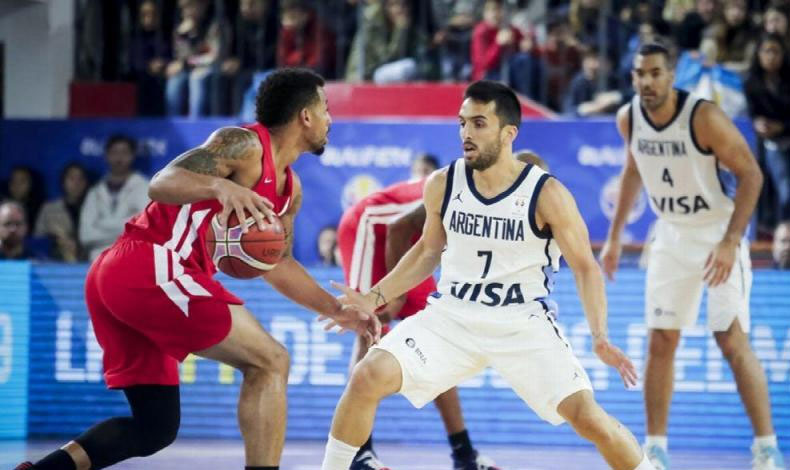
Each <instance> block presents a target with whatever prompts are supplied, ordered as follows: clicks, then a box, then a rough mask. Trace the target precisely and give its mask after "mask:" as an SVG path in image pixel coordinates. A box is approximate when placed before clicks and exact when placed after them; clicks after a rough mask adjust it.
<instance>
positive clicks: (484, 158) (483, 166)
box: [466, 140, 502, 171]
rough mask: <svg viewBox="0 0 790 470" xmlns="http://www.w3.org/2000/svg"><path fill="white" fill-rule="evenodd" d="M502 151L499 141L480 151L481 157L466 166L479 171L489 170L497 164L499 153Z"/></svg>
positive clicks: (481, 148)
mask: <svg viewBox="0 0 790 470" xmlns="http://www.w3.org/2000/svg"><path fill="white" fill-rule="evenodd" d="M501 151H502V144H501V143H500V142H499V141H498V140H497V141H495V142H492V143H490V144H488V145H485V146H483V147H480V148H479V149H478V153H479V155H478V156H477V158H475V159H474V160H472V161H468V162H466V165H467V166H468V167H469V168H471V169H473V170H477V171H483V170H487V169H488V168H490V167H491V165H493V164H494V163H496V161H497V159H498V157H499V153H500V152H501Z"/></svg>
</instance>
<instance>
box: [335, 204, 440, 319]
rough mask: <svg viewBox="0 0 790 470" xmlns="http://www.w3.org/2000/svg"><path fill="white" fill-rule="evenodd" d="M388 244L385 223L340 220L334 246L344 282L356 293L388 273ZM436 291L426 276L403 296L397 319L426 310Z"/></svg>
mask: <svg viewBox="0 0 790 470" xmlns="http://www.w3.org/2000/svg"><path fill="white" fill-rule="evenodd" d="M386 243H387V225H386V224H385V223H364V224H363V223H361V221H360V220H359V219H357V218H353V217H345V216H344V217H343V218H342V219H341V220H340V224H339V225H338V227H337V245H338V248H339V249H340V259H341V263H342V265H343V274H344V275H345V278H346V283H347V284H348V285H349V286H350V287H351V288H352V289H356V290H358V291H368V290H370V288H371V287H373V286H374V285H375V284H376V283H377V282H379V281H380V280H381V279H382V278H384V276H385V275H386V274H387V263H386V259H385V254H384V249H385V246H386ZM434 292H436V281H435V280H434V278H433V276H430V277H428V278H427V279H425V280H424V281H423V282H421V283H420V284H417V285H416V286H415V287H414V288H412V289H411V290H410V291H409V292H407V293H406V303H405V304H404V305H403V308H402V309H401V311H400V313H398V318H400V319H404V318H407V317H410V316H412V315H414V314H415V313H417V312H419V311H420V310H422V309H424V308H425V305H426V303H427V299H428V296H429V295H431V294H432V293H434Z"/></svg>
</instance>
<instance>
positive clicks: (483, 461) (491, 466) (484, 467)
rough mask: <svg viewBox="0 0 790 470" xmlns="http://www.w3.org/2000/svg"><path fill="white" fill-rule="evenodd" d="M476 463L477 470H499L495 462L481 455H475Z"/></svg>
mask: <svg viewBox="0 0 790 470" xmlns="http://www.w3.org/2000/svg"><path fill="white" fill-rule="evenodd" d="M475 461H476V462H477V468H478V470H500V468H499V467H497V466H496V462H494V459H492V458H491V457H488V456H486V455H483V454H477V459H475Z"/></svg>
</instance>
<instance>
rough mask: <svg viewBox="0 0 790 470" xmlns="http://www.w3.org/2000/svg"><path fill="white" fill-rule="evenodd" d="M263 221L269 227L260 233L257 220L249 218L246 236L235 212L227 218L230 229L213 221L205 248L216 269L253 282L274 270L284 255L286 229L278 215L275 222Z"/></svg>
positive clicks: (246, 222)
mask: <svg viewBox="0 0 790 470" xmlns="http://www.w3.org/2000/svg"><path fill="white" fill-rule="evenodd" d="M264 222H265V224H266V228H265V229H264V230H259V229H258V224H257V223H256V222H255V219H254V218H252V217H247V219H246V220H244V225H246V226H247V233H243V232H242V225H241V224H239V221H238V218H237V217H236V214H235V213H232V214H231V215H230V217H229V218H228V228H227V229H224V228H222V227H221V226H220V224H219V219H218V217H217V216H215V217H214V218H212V219H211V227H209V230H208V232H207V234H206V245H207V248H208V253H209V255H210V256H211V259H212V260H213V261H214V264H215V265H216V266H217V269H219V270H220V271H222V272H223V273H225V274H227V275H228V276H230V277H234V278H237V279H251V278H253V277H257V276H260V275H261V274H263V273H265V272H266V271H270V270H272V269H274V267H275V266H276V265H277V263H278V262H279V261H280V258H282V255H283V253H284V252H285V247H286V243H285V230H284V229H283V226H282V223H281V222H280V219H279V218H277V217H276V216H275V219H274V223H269V221H268V220H267V219H264Z"/></svg>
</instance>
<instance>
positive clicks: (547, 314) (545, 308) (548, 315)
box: [535, 297, 571, 348]
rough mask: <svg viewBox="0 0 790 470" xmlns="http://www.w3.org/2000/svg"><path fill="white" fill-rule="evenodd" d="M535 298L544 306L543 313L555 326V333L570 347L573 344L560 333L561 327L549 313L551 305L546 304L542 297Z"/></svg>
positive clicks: (552, 325)
mask: <svg viewBox="0 0 790 470" xmlns="http://www.w3.org/2000/svg"><path fill="white" fill-rule="evenodd" d="M535 300H537V301H538V303H540V305H541V306H542V307H543V314H544V316H545V317H546V320H548V321H549V323H550V324H551V327H552V328H554V333H556V334H557V338H559V339H560V341H562V342H563V343H564V344H565V346H566V347H568V348H570V347H571V345H570V344H568V342H567V341H565V338H563V337H562V335H561V334H560V329H559V328H557V324H556V323H554V320H553V319H552V316H551V315H550V314H549V311H550V310H549V306H548V305H546V302H544V301H543V298H542V297H541V298H537V299H535Z"/></svg>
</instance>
